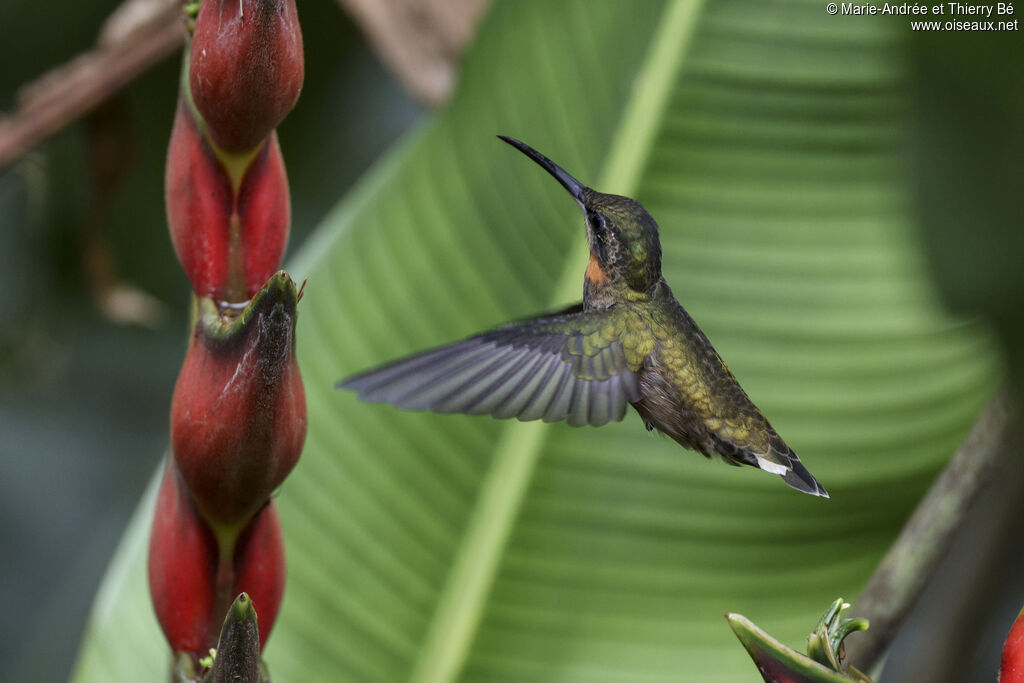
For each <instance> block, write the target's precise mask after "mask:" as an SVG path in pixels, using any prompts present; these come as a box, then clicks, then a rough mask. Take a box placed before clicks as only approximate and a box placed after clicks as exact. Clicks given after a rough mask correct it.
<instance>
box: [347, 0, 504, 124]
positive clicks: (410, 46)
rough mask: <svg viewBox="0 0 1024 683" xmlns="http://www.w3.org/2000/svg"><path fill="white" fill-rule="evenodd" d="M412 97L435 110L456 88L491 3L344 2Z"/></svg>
mask: <svg viewBox="0 0 1024 683" xmlns="http://www.w3.org/2000/svg"><path fill="white" fill-rule="evenodd" d="M338 4H340V5H341V6H342V7H344V8H345V9H346V10H347V11H348V12H349V14H350V15H351V16H352V18H353V19H354V20H355V21H356V23H358V24H359V25H360V27H361V28H362V29H363V33H365V34H366V36H367V38H368V39H369V41H370V43H371V44H372V45H373V47H374V49H375V50H376V51H377V54H379V55H380V58H381V59H382V60H383V61H384V62H385V63H386V64H387V65H388V66H389V67H390V68H391V70H392V71H393V72H394V73H395V75H396V76H397V77H398V79H399V80H400V81H401V82H402V84H403V85H404V86H405V89H406V90H407V91H409V93H410V94H411V95H412V96H413V97H414V98H416V99H417V100H419V101H420V102H423V103H424V104H427V105H429V106H432V107H436V106H437V105H439V104H441V103H443V102H444V101H445V100H447V99H448V96H449V95H450V94H451V91H452V88H453V87H454V85H455V72H456V65H457V63H458V61H459V58H460V57H461V55H462V51H463V50H464V49H465V47H466V44H467V43H469V41H470V39H471V38H472V37H473V33H474V31H475V30H476V26H477V23H478V21H479V20H480V18H481V17H482V16H483V13H484V11H485V10H486V9H487V7H488V6H489V5H490V0H338Z"/></svg>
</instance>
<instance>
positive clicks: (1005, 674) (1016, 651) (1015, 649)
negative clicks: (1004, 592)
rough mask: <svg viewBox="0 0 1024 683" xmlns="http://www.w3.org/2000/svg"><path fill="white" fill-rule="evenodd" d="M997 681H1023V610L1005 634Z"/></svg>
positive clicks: (1017, 682)
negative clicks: (1007, 633)
mask: <svg viewBox="0 0 1024 683" xmlns="http://www.w3.org/2000/svg"><path fill="white" fill-rule="evenodd" d="M999 683H1024V610H1021V611H1020V614H1018V615H1017V620H1016V621H1014V622H1013V626H1011V627H1010V633H1009V635H1007V636H1006V644H1005V645H1003V660H1002V664H1001V666H1000V667H999Z"/></svg>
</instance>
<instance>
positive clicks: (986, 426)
mask: <svg viewBox="0 0 1024 683" xmlns="http://www.w3.org/2000/svg"><path fill="white" fill-rule="evenodd" d="M1016 410H1017V405H1016V403H1015V402H1014V400H1013V399H1012V398H1011V397H1010V395H1009V392H1008V391H1007V390H1005V389H1004V390H1002V391H1000V392H999V393H998V394H997V395H996V396H995V397H994V398H992V400H990V401H989V403H988V405H987V406H986V407H985V409H984V410H983V411H982V413H981V415H980V416H979V417H978V421H977V422H975V424H974V427H973V428H972V429H971V433H970V434H968V436H967V438H966V439H965V440H964V442H963V444H961V446H960V448H959V449H958V450H957V452H956V454H955V455H954V456H953V459H952V460H951V461H950V463H949V465H948V466H947V467H946V469H945V470H943V472H942V474H941V475H939V478H938V479H937V480H936V481H935V483H934V484H933V485H932V487H931V489H930V490H929V491H928V494H927V495H926V496H925V497H924V499H922V501H921V503H920V504H919V505H918V506H917V509H916V510H914V513H913V515H911V517H910V519H909V520H908V521H907V523H906V525H905V526H904V527H903V531H902V532H901V533H900V535H899V537H898V538H897V539H896V541H895V542H894V543H893V545H892V547H891V548H890V549H889V552H888V553H886V555H885V557H884V558H882V562H881V563H880V564H879V565H878V567H877V568H876V569H875V573H874V575H872V577H871V579H870V581H868V584H867V586H865V588H864V590H863V591H862V592H861V594H860V596H859V597H858V599H857V602H856V604H855V605H854V609H853V610H852V612H853V613H852V615H851V616H857V617H866V618H867V619H868V620H869V621H870V622H871V628H870V629H868V630H867V631H865V632H864V633H861V634H858V635H857V636H856V637H855V638H850V639H849V640H848V641H847V643H846V653H847V657H848V659H847V661H849V662H850V663H851V664H853V665H854V666H856V667H857V668H858V669H860V670H862V671H866V672H870V671H871V670H872V669H873V668H874V667H875V665H876V664H877V663H878V662H879V660H880V658H881V657H882V656H883V655H884V654H885V652H886V650H887V649H888V647H889V644H890V643H891V642H892V640H893V638H894V637H895V636H896V632H897V631H898V630H899V628H900V625H901V624H902V623H903V620H904V619H905V618H906V616H907V614H908V613H909V612H910V609H911V608H912V607H913V606H914V603H915V602H916V601H917V599H918V597H919V596H920V594H921V592H922V591H923V590H924V587H925V584H926V583H927V582H928V580H929V579H930V578H931V577H932V575H933V574H934V572H935V569H936V567H937V566H938V564H939V562H940V560H942V558H943V557H944V556H945V555H946V553H947V551H948V550H949V547H950V546H951V545H952V543H953V541H954V539H955V537H956V534H957V532H958V531H959V529H960V527H961V524H962V523H963V521H964V519H965V518H966V517H967V512H968V510H969V509H970V508H971V506H972V504H973V503H974V502H975V501H976V500H977V499H978V497H979V496H980V494H981V493H982V492H983V491H984V490H985V489H986V487H987V486H988V484H989V483H990V482H991V479H992V476H993V473H994V472H996V471H998V470H999V466H1000V463H1001V462H1002V461H1003V460H1006V459H1008V458H1016V457H1019V456H1018V454H1017V453H1016V452H1015V449H1014V447H1013V442H1014V439H1015V436H1014V434H1015V432H1014V424H1015V422H1014V419H1015V417H1016V416H1017V415H1016Z"/></svg>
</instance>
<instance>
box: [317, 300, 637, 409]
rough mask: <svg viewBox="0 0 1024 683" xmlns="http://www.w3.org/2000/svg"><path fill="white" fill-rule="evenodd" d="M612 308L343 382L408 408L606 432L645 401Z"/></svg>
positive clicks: (365, 396)
mask: <svg viewBox="0 0 1024 683" xmlns="http://www.w3.org/2000/svg"><path fill="white" fill-rule="evenodd" d="M614 323H615V312H614V311H613V310H612V309H608V310H602V311H588V312H586V313H584V312H583V311H582V306H575V307H573V308H571V309H568V310H566V311H563V312H561V313H557V314H553V315H546V316H541V317H538V318H531V319H529V320H523V321H520V322H516V323H512V324H511V325H507V326H506V327H502V328H499V329H497V330H492V331H490V332H484V333H483V334H478V335H476V336H473V337H470V338H469V339H464V340H463V341H460V342H455V343H454V344H450V345H448V346H442V347H439V348H436V349H431V350H429V351H424V352H423V353H420V354H417V355H414V356H410V357H408V358H403V359H400V360H397V361H394V362H392V363H389V364H387V365H384V366H382V367H380V368H376V369H373V370H369V371H367V372H364V373H361V374H359V375H355V376H354V377H349V378H348V379H345V380H342V381H341V382H338V384H337V385H336V386H337V388H339V389H354V390H355V391H357V392H359V399H360V400H362V401H367V402H370V403H391V404H393V405H395V406H397V407H399V408H404V409H406V410H432V411H435V412H439V413H466V414H469V415H484V414H489V415H492V416H494V417H498V418H509V417H515V418H518V419H520V420H524V421H525V420H538V419H541V420H544V421H545V422H554V421H556V420H563V419H567V420H568V421H569V424H571V425H573V426H581V425H585V424H589V425H593V426H600V425H603V424H606V423H608V422H610V421H613V420H614V421H618V420H621V419H622V418H623V417H624V416H625V414H626V408H627V406H628V405H629V404H630V403H631V402H633V401H636V400H638V399H639V398H640V387H639V382H638V379H637V375H636V373H635V372H633V370H631V369H630V368H629V365H628V363H627V362H626V357H625V354H624V352H623V349H622V344H621V343H619V342H618V341H617V340H612V341H609V340H608V337H609V336H614V335H610V334H608V333H607V332H608V331H609V330H611V329H614V327H615V325H614Z"/></svg>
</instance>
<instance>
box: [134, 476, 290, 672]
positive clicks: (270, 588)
mask: <svg viewBox="0 0 1024 683" xmlns="http://www.w3.org/2000/svg"><path fill="white" fill-rule="evenodd" d="M222 544H223V545H226V546H230V547H224V548H223V549H222V547H221V546H222ZM284 582H285V561H284V545H283V543H282V540H281V524H280V521H279V520H278V516H277V509H276V508H275V507H274V505H273V503H269V504H268V505H267V506H266V507H264V508H263V509H262V510H260V511H259V513H258V514H257V515H256V517H255V518H254V519H253V520H252V522H250V524H249V525H248V526H247V527H246V528H245V529H244V530H243V531H242V533H241V535H240V536H239V537H238V538H237V539H236V540H235V539H221V540H220V541H218V539H217V538H215V536H214V534H213V533H212V532H211V530H210V528H209V526H208V525H207V524H206V522H205V521H204V520H203V518H202V516H201V515H200V514H199V511H198V510H197V509H196V506H195V505H194V503H193V502H192V500H191V497H190V496H189V494H188V491H187V489H186V487H185V484H184V481H183V480H182V477H181V474H180V473H179V472H178V470H177V467H176V466H175V465H174V462H173V461H169V462H168V464H167V467H166V468H165V470H164V476H163V481H162V482H161V484H160V492H159V494H158V495H157V503H156V512H155V515H154V518H153V529H152V535H151V536H150V542H149V588H150V593H151V594H152V596H153V606H154V608H155V610H156V616H157V621H158V622H159V623H160V627H161V628H162V629H163V632H164V635H165V636H166V638H167V641H168V642H169V643H170V645H171V649H172V650H173V651H174V652H187V653H191V654H192V655H194V656H195V657H199V656H202V655H205V654H206V652H208V651H209V649H210V648H212V647H215V646H216V645H217V636H218V633H219V632H220V628H221V623H222V622H223V619H224V614H225V613H226V612H227V609H228V607H229V606H230V605H231V603H232V600H233V599H234V597H235V596H237V595H238V594H239V593H241V592H245V593H248V595H249V596H250V597H251V600H252V606H253V607H254V608H255V609H256V610H257V611H258V612H259V617H260V619H259V623H260V634H259V635H260V638H259V640H260V647H261V648H262V647H263V645H264V644H265V643H266V640H267V636H268V635H269V634H270V630H271V628H273V625H274V621H275V620H276V619H277V613H278V609H279V608H280V606H281V598H282V596H283V594H284Z"/></svg>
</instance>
